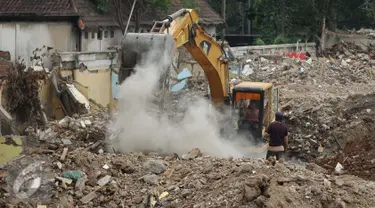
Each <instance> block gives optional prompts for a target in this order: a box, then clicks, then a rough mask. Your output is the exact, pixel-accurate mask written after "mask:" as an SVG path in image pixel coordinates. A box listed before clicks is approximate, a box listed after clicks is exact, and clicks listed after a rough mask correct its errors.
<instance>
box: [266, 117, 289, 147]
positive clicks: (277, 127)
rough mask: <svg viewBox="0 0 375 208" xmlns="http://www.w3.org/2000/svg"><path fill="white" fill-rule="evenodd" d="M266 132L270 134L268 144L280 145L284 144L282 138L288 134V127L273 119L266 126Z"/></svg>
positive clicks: (272, 145)
mask: <svg viewBox="0 0 375 208" xmlns="http://www.w3.org/2000/svg"><path fill="white" fill-rule="evenodd" d="M267 133H268V134H269V135H270V144H269V146H271V147H274V146H281V145H284V144H285V141H284V138H285V137H286V136H288V128H287V127H286V125H285V124H283V123H281V122H277V121H274V122H272V123H271V124H270V125H269V126H268V128H267Z"/></svg>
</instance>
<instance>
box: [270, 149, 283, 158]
mask: <svg viewBox="0 0 375 208" xmlns="http://www.w3.org/2000/svg"><path fill="white" fill-rule="evenodd" d="M283 153H284V152H273V151H269V150H267V155H266V159H268V158H269V157H272V156H275V157H276V160H279V159H281V158H282V157H283Z"/></svg>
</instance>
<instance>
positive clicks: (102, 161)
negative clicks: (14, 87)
mask: <svg viewBox="0 0 375 208" xmlns="http://www.w3.org/2000/svg"><path fill="white" fill-rule="evenodd" d="M62 155H65V156H64V158H62ZM33 165H34V167H33ZM36 165H39V166H38V168H35V166H36ZM307 167H308V169H309V170H307V169H305V168H303V167H300V166H296V165H293V164H289V163H279V162H275V161H274V160H270V161H265V160H262V159H258V160H256V159H233V158H228V159H218V158H214V157H210V156H208V155H204V154H202V153H201V152H200V151H199V149H193V150H192V151H191V152H189V153H187V154H186V155H182V156H179V155H176V154H174V155H158V154H156V153H149V154H143V153H132V154H124V155H119V154H111V153H106V152H104V153H103V152H96V153H93V152H89V151H86V150H85V149H84V148H78V149H71V148H69V151H68V152H67V153H64V152H63V151H56V154H52V155H42V154H39V155H38V157H33V156H26V157H23V158H21V159H18V160H14V161H12V162H11V164H10V165H9V168H8V167H7V169H6V170H7V171H8V173H9V174H11V175H10V176H9V177H8V178H7V181H6V182H7V184H6V185H5V184H3V187H4V188H3V189H2V190H1V191H0V205H1V206H2V207H36V205H44V206H48V207H50V206H52V207H53V206H54V205H59V206H61V207H76V206H78V207H372V206H375V197H374V193H375V183H374V182H368V181H364V180H363V179H360V178H357V177H355V176H346V175H335V174H333V173H331V172H328V171H326V170H325V169H323V168H321V167H319V166H317V165H315V164H308V166H307ZM25 169H27V170H28V171H29V172H27V171H25ZM20 173H27V174H25V175H22V174H20ZM29 174H30V175H31V174H34V175H33V176H30V175H29ZM23 177H29V178H31V179H32V178H36V177H39V183H37V184H36V185H34V186H32V187H33V188H34V189H33V191H34V193H33V194H30V193H31V191H30V188H28V187H30V186H27V183H24V184H22V183H21V185H20V184H19V183H20V182H19V181H22V178H23ZM38 185H39V186H38ZM14 191H16V192H17V193H14ZM23 194H26V196H27V197H22V196H25V195H23Z"/></svg>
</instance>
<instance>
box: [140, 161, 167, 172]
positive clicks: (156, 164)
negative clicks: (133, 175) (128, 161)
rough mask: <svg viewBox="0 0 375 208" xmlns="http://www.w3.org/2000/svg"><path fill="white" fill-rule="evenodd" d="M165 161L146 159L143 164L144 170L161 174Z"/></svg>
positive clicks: (164, 168) (164, 167)
mask: <svg viewBox="0 0 375 208" xmlns="http://www.w3.org/2000/svg"><path fill="white" fill-rule="evenodd" d="M164 163H165V162H164V161H162V160H148V161H146V162H145V163H144V164H143V167H144V169H145V170H147V171H149V172H151V173H154V174H162V173H164V171H165V170H166V165H165V164H164Z"/></svg>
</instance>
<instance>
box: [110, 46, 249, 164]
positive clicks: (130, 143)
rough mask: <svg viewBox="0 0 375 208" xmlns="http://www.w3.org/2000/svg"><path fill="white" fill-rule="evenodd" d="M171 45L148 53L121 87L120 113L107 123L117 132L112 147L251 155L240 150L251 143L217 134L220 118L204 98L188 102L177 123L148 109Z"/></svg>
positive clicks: (116, 148) (163, 151)
mask: <svg viewBox="0 0 375 208" xmlns="http://www.w3.org/2000/svg"><path fill="white" fill-rule="evenodd" d="M168 47H169V49H168ZM171 47H172V46H166V48H167V49H166V50H164V51H162V50H160V48H158V49H159V50H158V49H153V50H152V51H151V52H149V53H148V56H147V57H148V58H147V60H143V61H142V63H141V64H139V65H137V66H136V67H135V69H134V70H135V73H134V74H133V75H131V76H130V77H128V78H127V79H126V80H125V81H124V82H123V83H122V85H121V86H120V95H119V105H118V110H119V113H118V115H117V116H116V117H115V119H114V122H113V124H111V126H110V128H111V129H113V130H114V131H115V132H119V133H118V135H117V136H116V137H115V138H114V139H112V140H111V141H110V145H111V146H112V148H113V149H114V150H115V151H116V152H123V153H125V152H143V151H153V152H159V153H177V154H180V155H181V154H186V153H187V152H189V151H190V150H191V149H193V148H199V149H200V150H201V151H202V152H203V153H205V154H209V155H212V156H216V157H228V156H233V157H243V156H246V157H249V156H251V157H254V156H255V155H254V154H252V155H249V153H245V152H244V151H240V149H239V147H241V146H242V147H243V146H250V144H244V143H243V140H239V139H236V140H235V141H237V143H238V144H234V142H233V140H228V139H223V138H222V137H221V136H220V131H219V120H220V119H222V117H221V118H219V117H220V115H219V114H218V113H217V111H216V110H214V109H213V108H212V107H211V108H210V107H209V103H208V102H207V101H206V100H204V99H203V98H202V99H200V100H198V101H195V102H191V103H189V104H188V109H187V111H186V112H185V114H184V117H183V118H182V119H180V120H179V122H176V121H172V120H171V119H170V118H168V117H167V116H161V115H159V114H157V113H153V112H152V111H150V106H151V103H152V101H153V96H154V93H155V91H156V90H157V89H158V88H159V79H160V76H161V75H162V74H163V72H165V70H166V69H167V68H168V67H169V66H170V65H171V62H172V56H171ZM239 141H242V142H241V143H239Z"/></svg>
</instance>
